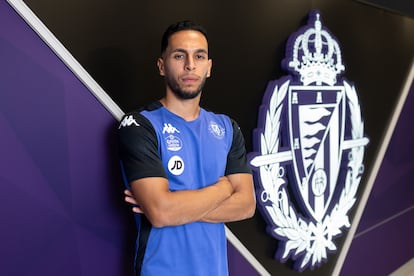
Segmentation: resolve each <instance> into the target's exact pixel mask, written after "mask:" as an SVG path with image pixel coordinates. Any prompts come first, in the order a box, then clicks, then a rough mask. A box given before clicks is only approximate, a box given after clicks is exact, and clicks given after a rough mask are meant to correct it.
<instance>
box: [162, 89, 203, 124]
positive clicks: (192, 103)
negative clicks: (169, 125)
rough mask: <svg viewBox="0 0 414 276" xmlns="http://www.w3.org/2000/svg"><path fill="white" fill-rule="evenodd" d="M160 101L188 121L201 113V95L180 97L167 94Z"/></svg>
mask: <svg viewBox="0 0 414 276" xmlns="http://www.w3.org/2000/svg"><path fill="white" fill-rule="evenodd" d="M160 102H161V104H162V105H163V106H164V107H165V108H166V109H168V110H169V111H171V112H172V113H174V114H176V115H178V116H180V117H181V118H183V119H184V120H186V121H193V120H195V119H197V118H198V116H199V115H200V96H197V97H196V98H194V99H178V98H176V97H175V96H173V95H166V96H165V97H164V98H162V99H161V100H160Z"/></svg>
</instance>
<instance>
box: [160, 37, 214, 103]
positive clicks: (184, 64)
mask: <svg viewBox="0 0 414 276" xmlns="http://www.w3.org/2000/svg"><path fill="white" fill-rule="evenodd" d="M157 65H158V69H159V71H160V75H161V76H164V77H165V81H166V84H167V92H168V91H170V92H172V93H174V94H175V95H176V96H177V97H178V98H180V99H193V98H195V97H197V96H199V95H200V93H201V90H202V89H203V86H204V83H205V81H206V78H208V77H210V71H211V65H212V61H211V59H209V58H208V44H207V40H206V38H205V37H204V35H203V34H202V33H200V32H197V31H192V30H185V31H179V32H177V33H174V34H173V35H172V36H171V37H170V39H169V43H168V47H167V49H166V50H165V52H164V53H163V55H162V57H161V58H159V59H158V62H157Z"/></svg>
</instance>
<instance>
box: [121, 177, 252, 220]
mask: <svg viewBox="0 0 414 276" xmlns="http://www.w3.org/2000/svg"><path fill="white" fill-rule="evenodd" d="M130 186H131V190H126V191H125V195H126V197H125V201H126V202H129V203H131V204H133V205H134V207H133V211H134V212H136V213H144V214H145V215H146V217H147V218H148V220H149V221H150V222H151V224H152V225H153V226H155V227H164V226H173V225H180V224H185V223H190V222H194V221H204V222H212V223H218V222H230V221H238V220H242V219H246V218H249V217H251V216H253V214H254V211H255V208H256V200H255V195H254V188H253V180H252V176H251V174H247V173H237V174H231V175H228V176H224V177H221V178H220V179H219V180H218V181H217V182H216V183H214V184H213V185H210V186H208V187H205V188H202V189H199V190H184V191H174V192H172V191H169V185H168V180H167V179H165V178H162V177H148V178H142V179H139V180H135V181H133V182H132V183H131V185H130Z"/></svg>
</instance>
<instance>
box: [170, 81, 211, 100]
mask: <svg viewBox="0 0 414 276" xmlns="http://www.w3.org/2000/svg"><path fill="white" fill-rule="evenodd" d="M206 79H207V77H206V76H204V77H203V79H202V81H201V83H200V85H199V86H198V87H197V88H196V89H193V90H190V89H185V88H182V87H180V85H179V84H178V82H177V81H176V80H175V79H173V78H170V77H167V78H166V83H167V86H168V87H169V88H170V89H171V91H172V92H173V93H174V95H175V96H177V98H179V99H182V100H190V99H194V98H196V97H197V96H198V95H200V94H201V91H202V90H203V87H204V84H205V82H206Z"/></svg>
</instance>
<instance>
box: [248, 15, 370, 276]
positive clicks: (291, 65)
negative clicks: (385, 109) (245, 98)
mask: <svg viewBox="0 0 414 276" xmlns="http://www.w3.org/2000/svg"><path fill="white" fill-rule="evenodd" d="M287 47H289V48H288V49H287V51H286V53H288V54H290V55H288V56H286V58H285V60H284V61H283V62H282V64H283V65H284V66H285V67H286V68H285V69H287V70H288V71H290V72H291V74H290V75H289V76H287V77H284V78H282V79H280V80H276V81H272V82H271V83H269V85H268V87H267V90H266V94H265V96H264V98H263V99H264V101H263V105H262V106H261V108H260V112H262V114H260V115H259V128H257V129H256V130H255V135H257V136H256V138H257V139H256V142H255V144H254V150H255V152H253V153H251V154H249V160H250V164H251V166H252V168H253V169H254V171H255V173H257V174H258V184H257V185H258V186H259V187H258V193H259V195H260V196H259V200H258V203H259V206H260V207H261V208H260V209H261V211H262V213H263V214H264V216H265V218H266V219H267V222H268V223H269V230H270V233H271V235H272V236H273V237H275V238H276V239H278V240H280V242H279V243H278V244H279V248H278V250H277V253H276V256H275V258H276V259H278V260H280V261H282V262H285V261H287V260H288V259H289V258H291V259H293V260H294V268H295V269H296V270H299V271H303V270H305V269H306V268H311V269H313V268H314V267H316V266H320V265H321V264H322V263H323V262H326V259H327V258H328V252H335V251H336V250H337V246H336V245H335V243H334V240H335V238H337V237H338V236H339V235H340V234H342V231H343V230H344V229H345V228H349V227H350V226H351V225H350V222H349V218H348V212H349V211H350V209H351V208H352V206H353V204H354V203H355V202H356V193H357V190H358V186H359V183H360V180H361V176H362V174H363V172H364V165H363V163H362V161H363V157H364V150H365V146H366V145H367V144H368V142H369V140H368V138H366V137H364V122H363V120H362V115H361V109H360V106H359V103H358V96H357V93H356V89H355V87H354V86H353V85H351V84H350V83H348V82H347V81H346V80H344V79H340V78H339V79H338V77H339V75H340V74H341V73H342V72H343V71H345V67H344V65H343V64H342V57H341V49H340V47H339V44H338V42H337V41H336V40H335V38H334V37H333V36H332V35H330V33H329V32H328V31H327V30H326V29H325V28H324V27H323V26H322V22H321V21H320V14H319V13H318V12H312V13H311V14H310V15H309V21H308V25H307V26H305V27H303V28H301V29H300V31H298V32H297V33H295V34H293V35H292V36H291V37H290V38H289V40H288V43H287ZM288 186H289V188H288ZM334 195H335V196H334ZM291 199H293V200H291Z"/></svg>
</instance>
